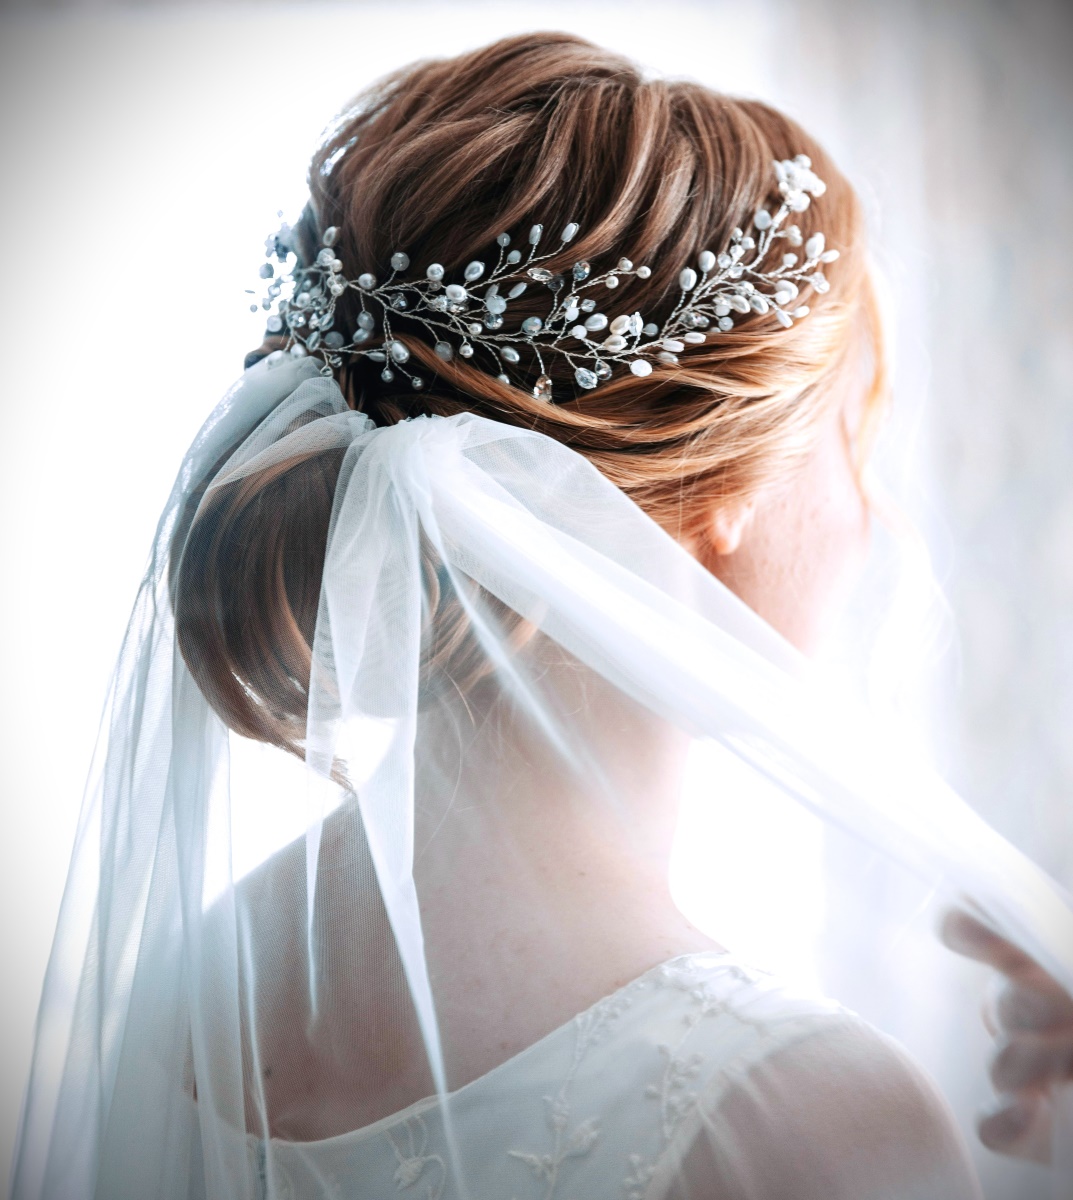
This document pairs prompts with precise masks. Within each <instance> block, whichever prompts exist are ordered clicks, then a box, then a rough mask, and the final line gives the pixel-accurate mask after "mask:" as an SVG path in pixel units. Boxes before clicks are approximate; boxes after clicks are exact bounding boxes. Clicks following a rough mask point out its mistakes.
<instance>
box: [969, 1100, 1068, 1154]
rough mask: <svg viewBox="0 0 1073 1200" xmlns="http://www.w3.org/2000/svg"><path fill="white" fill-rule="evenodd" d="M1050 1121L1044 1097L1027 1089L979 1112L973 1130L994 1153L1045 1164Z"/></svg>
mask: <svg viewBox="0 0 1073 1200" xmlns="http://www.w3.org/2000/svg"><path fill="white" fill-rule="evenodd" d="M1051 1124H1052V1122H1051V1109H1050V1105H1049V1104H1048V1102H1047V1099H1046V1097H1045V1096H1044V1095H1043V1094H1042V1093H1040V1092H1037V1091H1030V1092H1024V1093H1020V1094H1018V1095H1016V1096H1012V1097H1004V1098H1003V1099H1002V1100H1001V1101H1000V1102H999V1103H998V1104H997V1105H996V1106H995V1107H993V1108H991V1109H989V1110H987V1111H986V1112H983V1113H981V1114H980V1117H979V1119H978V1120H977V1124H976V1132H977V1135H978V1136H979V1138H980V1141H981V1142H983V1144H984V1145H985V1146H986V1147H987V1148H988V1149H989V1150H993V1151H994V1152H995V1153H996V1154H1006V1155H1009V1156H1011V1157H1013V1158H1023V1159H1028V1160H1031V1161H1033V1162H1039V1163H1048V1162H1050V1160H1051Z"/></svg>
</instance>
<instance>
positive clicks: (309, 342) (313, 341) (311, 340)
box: [306, 329, 320, 350]
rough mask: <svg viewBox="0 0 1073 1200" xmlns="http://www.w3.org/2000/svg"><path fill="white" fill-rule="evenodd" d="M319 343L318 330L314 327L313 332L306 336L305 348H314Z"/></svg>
mask: <svg viewBox="0 0 1073 1200" xmlns="http://www.w3.org/2000/svg"><path fill="white" fill-rule="evenodd" d="M319 345H320V330H319V329H314V330H313V332H312V333H311V334H310V335H309V337H307V338H306V349H307V350H316V348H317V347H318V346H319Z"/></svg>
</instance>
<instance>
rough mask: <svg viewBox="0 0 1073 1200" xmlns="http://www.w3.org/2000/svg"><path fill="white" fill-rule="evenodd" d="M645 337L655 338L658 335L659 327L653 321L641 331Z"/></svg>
mask: <svg viewBox="0 0 1073 1200" xmlns="http://www.w3.org/2000/svg"><path fill="white" fill-rule="evenodd" d="M641 332H642V333H643V334H644V335H645V337H655V336H656V334H657V333H659V326H658V325H657V324H656V323H655V322H654V321H649V322H648V324H647V325H646V326H645V327H644V328H643V329H642V330H641Z"/></svg>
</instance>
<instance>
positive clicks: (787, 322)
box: [775, 308, 794, 329]
mask: <svg viewBox="0 0 1073 1200" xmlns="http://www.w3.org/2000/svg"><path fill="white" fill-rule="evenodd" d="M775 316H776V317H777V318H778V322H779V324H780V325H781V326H782V327H783V329H789V328H790V326H791V325H792V324H793V323H794V319H793V317H791V316H790V314H789V313H788V312H784V311H783V310H782V309H781V308H777V309H775Z"/></svg>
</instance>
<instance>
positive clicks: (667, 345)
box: [663, 338, 686, 354]
mask: <svg viewBox="0 0 1073 1200" xmlns="http://www.w3.org/2000/svg"><path fill="white" fill-rule="evenodd" d="M685 348H686V346H685V342H680V341H679V340H678V339H677V338H664V339H663V349H664V350H670V351H672V352H673V353H675V354H677V353H678V351H679V350H684V349H685Z"/></svg>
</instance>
